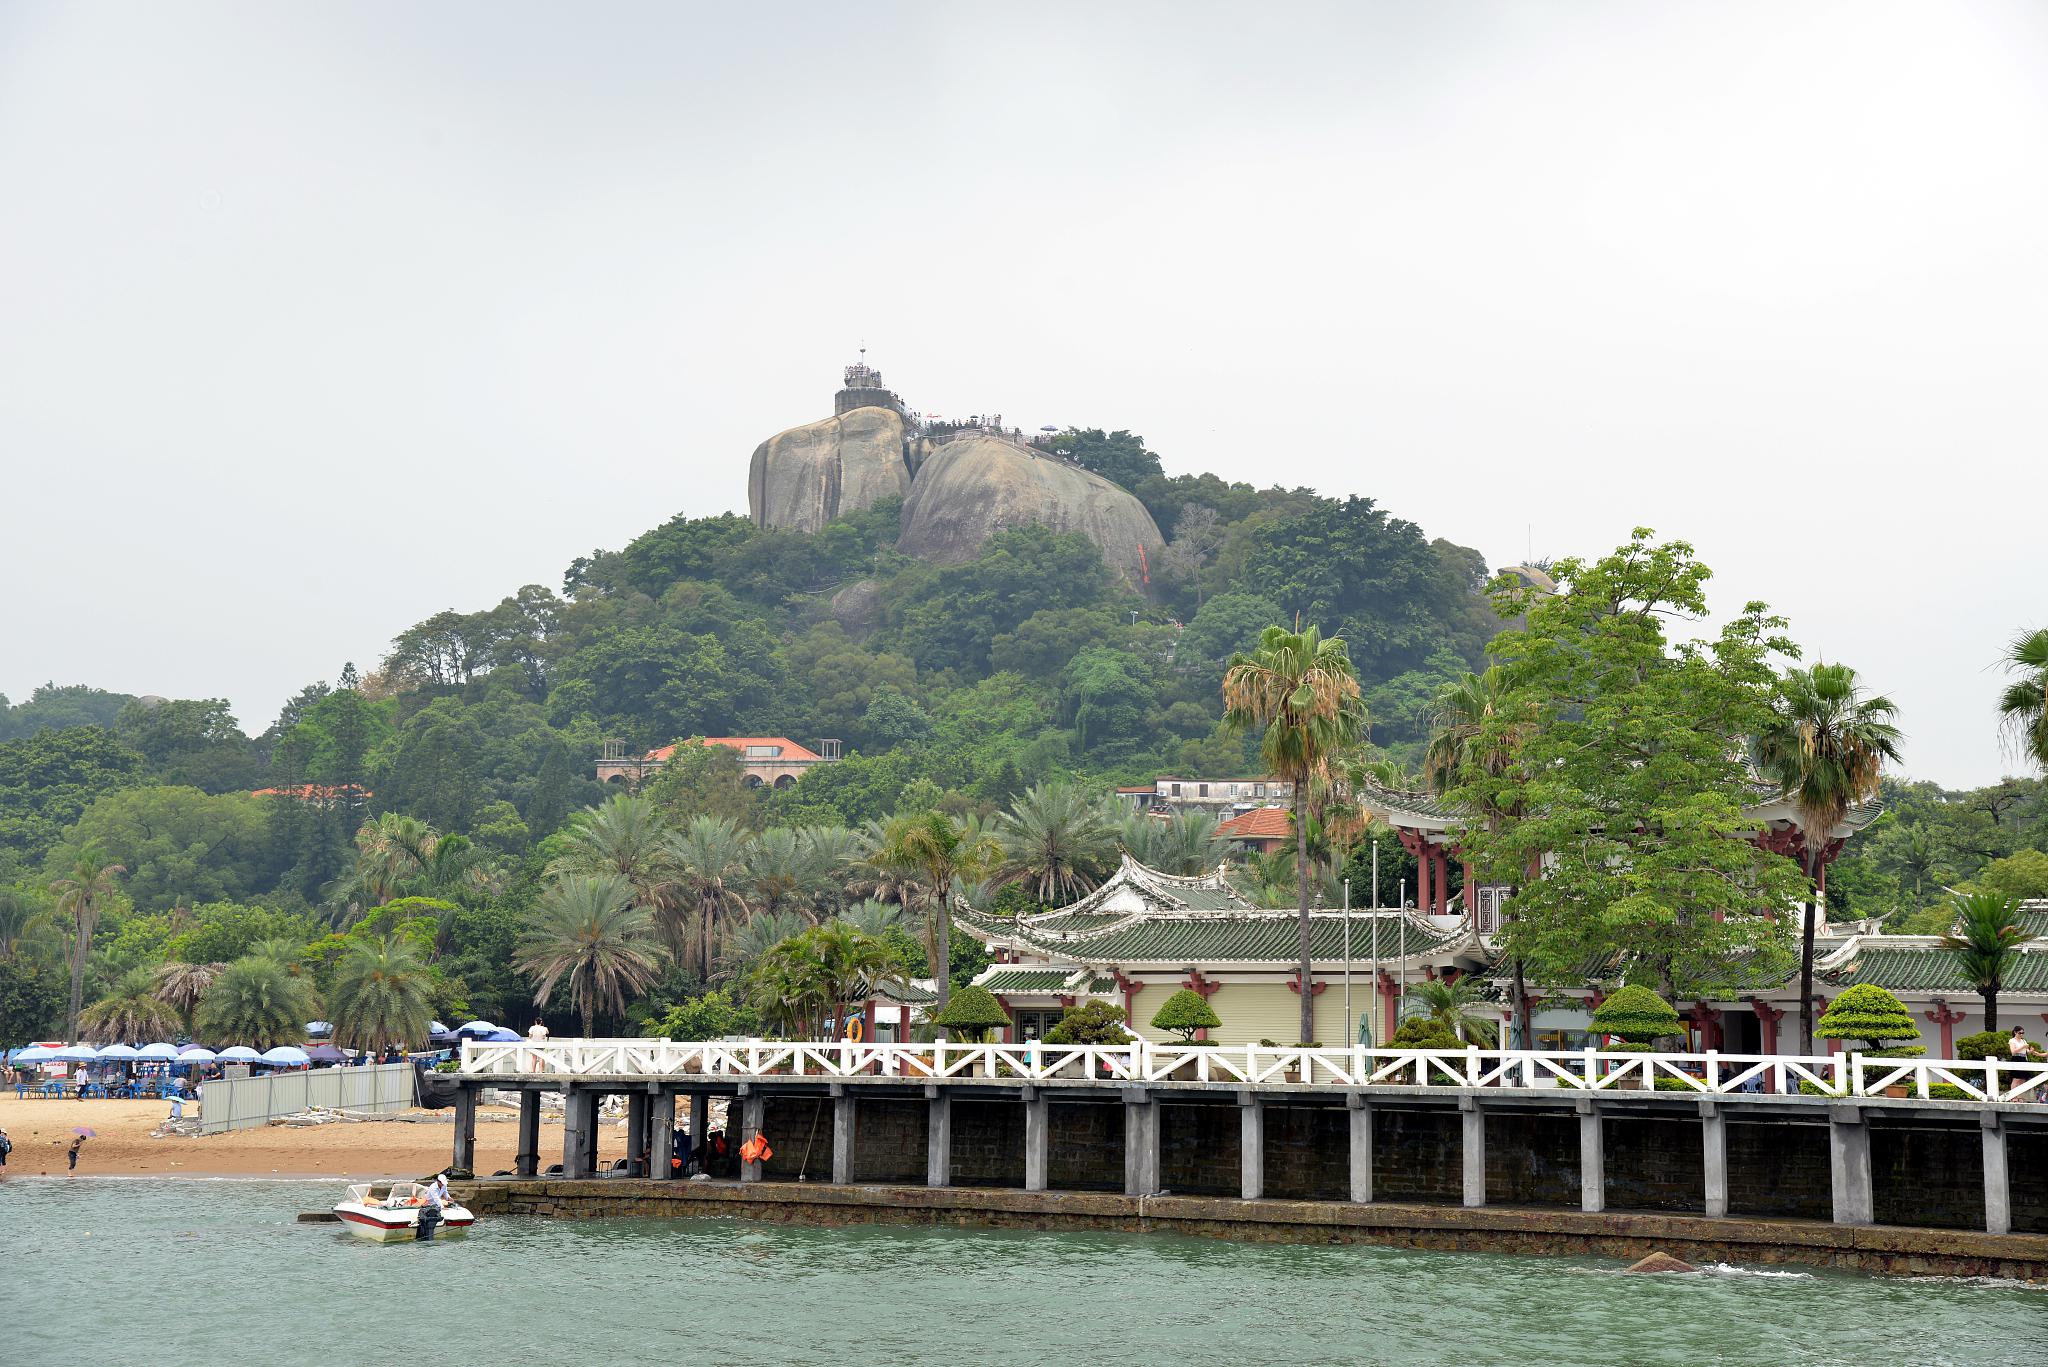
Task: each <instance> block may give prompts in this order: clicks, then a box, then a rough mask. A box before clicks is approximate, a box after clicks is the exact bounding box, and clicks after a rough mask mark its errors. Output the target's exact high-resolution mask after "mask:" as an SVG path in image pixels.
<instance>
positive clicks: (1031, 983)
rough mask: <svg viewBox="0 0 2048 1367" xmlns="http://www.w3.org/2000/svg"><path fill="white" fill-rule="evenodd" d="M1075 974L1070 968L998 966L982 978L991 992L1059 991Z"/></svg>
mask: <svg viewBox="0 0 2048 1367" xmlns="http://www.w3.org/2000/svg"><path fill="white" fill-rule="evenodd" d="M1073 976H1074V973H1073V970H1072V969H1068V968H998V969H995V970H993V971H992V972H990V973H989V975H988V976H987V977H985V978H983V979H982V980H981V986H983V987H985V988H987V989H988V990H989V991H991V992H1058V991H1060V990H1061V989H1062V988H1064V987H1065V986H1066V984H1067V979H1069V978H1071V977H1073Z"/></svg>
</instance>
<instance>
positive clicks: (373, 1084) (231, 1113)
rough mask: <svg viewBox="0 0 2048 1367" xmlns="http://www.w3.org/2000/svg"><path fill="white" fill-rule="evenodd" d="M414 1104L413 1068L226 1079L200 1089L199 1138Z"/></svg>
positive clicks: (393, 1065) (381, 1066)
mask: <svg viewBox="0 0 2048 1367" xmlns="http://www.w3.org/2000/svg"><path fill="white" fill-rule="evenodd" d="M412 1104H413V1069H412V1064H410V1063H380V1064H376V1065H375V1066H373V1067H369V1068H318V1069H313V1070H311V1071H306V1072H290V1073H271V1074H269V1075H268V1076H265V1077H236V1078H220V1079H218V1080H216V1081H213V1082H207V1083H203V1084H201V1085H200V1088H199V1132H200V1133H201V1134H225V1133H227V1132H228V1131H230V1130H246V1129H253V1128H254V1127H256V1126H258V1125H267V1124H269V1123H270V1121H271V1120H273V1119H274V1118H276V1117H278V1116H281V1115H293V1114H296V1113H297V1112H299V1111H304V1110H310V1109H313V1108H315V1107H318V1108H320V1109H323V1110H346V1111H370V1112H374V1113H378V1114H388V1113H390V1112H393V1111H402V1110H405V1109H407V1108H408V1107H410V1106H411V1105H412Z"/></svg>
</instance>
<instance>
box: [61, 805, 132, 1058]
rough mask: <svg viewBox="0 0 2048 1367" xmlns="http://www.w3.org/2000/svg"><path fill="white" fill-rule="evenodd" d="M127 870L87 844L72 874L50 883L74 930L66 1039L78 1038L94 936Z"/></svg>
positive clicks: (95, 846) (65, 1020)
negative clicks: (117, 881)
mask: <svg viewBox="0 0 2048 1367" xmlns="http://www.w3.org/2000/svg"><path fill="white" fill-rule="evenodd" d="M127 871H128V870H126V869H125V868H123V867H121V866H120V865H119V864H110V863H108V862H107V857H106V854H105V852H104V851H102V850H101V849H100V847H99V846H98V845H97V844H93V843H87V845H86V846H85V848H84V849H81V850H80V851H79V852H78V853H77V855H76V856H74V857H73V859H72V861H71V872H70V874H69V875H68V876H66V877H63V878H59V879H57V880H55V881H54V882H52V883H51V884H50V891H51V892H54V893H56V894H57V914H58V915H59V916H61V917H68V918H69V919H70V921H71V924H72V926H73V928H74V930H75V936H74V941H73V944H72V949H71V1008H70V1010H69V1011H68V1012H67V1013H66V1014H65V1017H64V1037H65V1038H66V1039H74V1040H75V1039H77V1038H78V1008H79V1006H80V1005H81V1004H82V999H83V998H84V996H85V960H86V956H88V955H89V954H91V953H92V933H93V930H94V929H95V928H97V927H98V925H99V923H100V915H101V913H103V912H105V911H106V909H107V905H108V904H109V903H110V902H112V901H113V900H114V898H116V897H117V896H119V895H120V888H119V887H118V886H117V885H116V884H115V882H114V875H116V874H120V873H126V872H127Z"/></svg>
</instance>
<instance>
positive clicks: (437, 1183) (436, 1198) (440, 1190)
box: [427, 1172, 448, 1207]
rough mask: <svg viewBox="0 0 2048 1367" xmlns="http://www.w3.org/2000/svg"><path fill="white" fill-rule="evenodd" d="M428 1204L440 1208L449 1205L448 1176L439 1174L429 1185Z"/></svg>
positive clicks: (443, 1173) (436, 1174)
mask: <svg viewBox="0 0 2048 1367" xmlns="http://www.w3.org/2000/svg"><path fill="white" fill-rule="evenodd" d="M427 1204H428V1205H430V1206H435V1207H440V1206H445V1205H447V1204H448V1174H447V1173H445V1172H437V1173H435V1174H434V1180H433V1181H431V1182H429V1183H427Z"/></svg>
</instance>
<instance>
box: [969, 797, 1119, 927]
mask: <svg viewBox="0 0 2048 1367" xmlns="http://www.w3.org/2000/svg"><path fill="white" fill-rule="evenodd" d="M1115 829H1116V828H1115V827H1114V826H1113V825H1112V824H1111V823H1110V821H1109V820H1108V818H1107V816H1106V815H1105V813H1104V812H1103V810H1102V809H1101V808H1100V807H1099V806H1097V805H1096V803H1095V802H1094V801H1093V800H1091V799H1090V798H1089V796H1088V795H1087V794H1086V793H1084V792H1082V791H1081V789H1080V787H1079V786H1078V785H1076V784H1072V783H1034V784H1033V785H1032V786H1031V787H1029V788H1027V789H1025V790H1024V792H1023V793H1022V794H1021V795H1019V796H1018V798H1017V800H1016V801H1015V802H1014V803H1012V804H1011V806H1010V810H1009V811H1007V812H1004V813H1003V814H1002V815H1001V816H999V817H997V818H996V823H995V838H996V844H997V845H998V846H1000V847H1001V849H1002V852H1003V861H1004V862H1003V868H1002V876H1003V877H1004V878H1005V879H1006V880H1008V881H1011V882H1016V883H1022V884H1023V885H1024V886H1025V887H1028V888H1030V889H1031V892H1032V895H1033V896H1035V897H1037V898H1038V900H1039V901H1041V902H1044V903H1046V904H1048V905H1052V906H1059V905H1064V904H1065V903H1067V902H1070V901H1072V900H1073V899H1074V898H1076V897H1078V896H1079V895H1081V894H1082V893H1085V892H1088V891H1089V890H1091V889H1092V888H1094V886H1095V885H1096V883H1097V882H1099V881H1100V880H1101V878H1102V876H1103V875H1104V874H1105V873H1107V872H1109V870H1110V868H1111V867H1112V866H1113V864H1114V863H1115V861H1116V836H1115V833H1114V832H1115Z"/></svg>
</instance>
